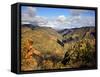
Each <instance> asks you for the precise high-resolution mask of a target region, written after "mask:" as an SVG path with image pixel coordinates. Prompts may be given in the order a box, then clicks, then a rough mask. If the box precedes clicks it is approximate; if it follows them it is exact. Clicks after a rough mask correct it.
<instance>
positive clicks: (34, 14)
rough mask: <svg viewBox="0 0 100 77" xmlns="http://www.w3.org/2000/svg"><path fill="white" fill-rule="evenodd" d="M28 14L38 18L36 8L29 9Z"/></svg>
mask: <svg viewBox="0 0 100 77" xmlns="http://www.w3.org/2000/svg"><path fill="white" fill-rule="evenodd" d="M27 13H28V15H29V16H30V17H34V16H36V8H33V7H27Z"/></svg>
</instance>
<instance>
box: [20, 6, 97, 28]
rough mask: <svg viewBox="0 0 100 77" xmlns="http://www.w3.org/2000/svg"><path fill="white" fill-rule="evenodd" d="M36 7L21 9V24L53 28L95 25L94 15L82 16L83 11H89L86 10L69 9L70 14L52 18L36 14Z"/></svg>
mask: <svg viewBox="0 0 100 77" xmlns="http://www.w3.org/2000/svg"><path fill="white" fill-rule="evenodd" d="M36 12H37V9H36V8H33V7H27V8H26V12H23V11H22V19H21V20H22V24H33V25H38V26H45V27H52V28H55V29H64V28H76V27H77V28H78V27H84V26H95V17H94V16H82V15H81V14H83V13H84V12H89V11H87V10H76V9H75V10H73V9H72V10H70V12H71V15H70V16H65V15H59V16H58V17H53V18H52V19H50V18H47V17H44V16H38V15H37V14H36Z"/></svg>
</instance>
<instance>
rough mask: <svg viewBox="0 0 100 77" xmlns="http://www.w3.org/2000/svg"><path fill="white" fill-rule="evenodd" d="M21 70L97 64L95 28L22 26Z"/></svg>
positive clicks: (79, 66)
mask: <svg viewBox="0 0 100 77" xmlns="http://www.w3.org/2000/svg"><path fill="white" fill-rule="evenodd" d="M21 28H22V30H21V32H22V34H21V70H23V71H28V70H42V69H62V68H81V67H82V68H83V67H93V66H95V65H96V60H95V59H96V51H95V40H96V39H95V28H94V27H82V28H72V29H64V30H61V31H56V30H54V29H52V28H51V27H39V26H33V25H24V26H22V27H21Z"/></svg>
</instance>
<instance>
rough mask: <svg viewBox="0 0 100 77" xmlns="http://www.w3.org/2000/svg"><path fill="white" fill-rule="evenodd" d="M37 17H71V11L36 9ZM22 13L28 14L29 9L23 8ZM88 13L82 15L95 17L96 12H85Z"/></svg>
mask: <svg viewBox="0 0 100 77" xmlns="http://www.w3.org/2000/svg"><path fill="white" fill-rule="evenodd" d="M36 9H37V12H36V13H37V15H39V16H44V17H53V16H54V17H57V16H59V15H64V16H70V15H71V13H70V10H71V9H64V8H45V7H36ZM22 11H23V12H27V7H26V6H22ZM84 11H87V12H84V13H82V14H81V15H82V16H95V12H94V11H92V10H84Z"/></svg>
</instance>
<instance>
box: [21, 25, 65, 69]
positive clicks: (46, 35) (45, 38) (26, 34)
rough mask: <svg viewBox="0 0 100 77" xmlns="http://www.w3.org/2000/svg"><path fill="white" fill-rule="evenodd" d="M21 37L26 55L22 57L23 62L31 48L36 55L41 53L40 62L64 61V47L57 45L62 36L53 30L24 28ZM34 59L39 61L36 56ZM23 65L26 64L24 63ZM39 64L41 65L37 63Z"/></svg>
mask: <svg viewBox="0 0 100 77" xmlns="http://www.w3.org/2000/svg"><path fill="white" fill-rule="evenodd" d="M21 37H22V39H21V47H22V54H23V53H25V54H23V55H22V60H24V59H25V57H24V56H25V55H27V54H28V52H27V51H28V50H30V49H29V48H30V46H31V47H32V49H33V50H36V53H38V52H39V53H40V54H39V55H38V57H40V56H42V57H40V58H38V60H40V59H42V58H43V60H44V61H45V60H53V61H54V60H55V61H58V62H59V60H61V59H63V57H64V51H63V47H62V46H61V45H59V44H58V43H57V40H61V39H62V36H61V35H60V34H59V33H58V32H56V31H55V30H54V29H52V28H49V27H35V28H34V29H31V28H30V27H28V26H23V27H22V35H21ZM28 44H29V45H28ZM28 46H29V47H28ZM25 47H26V49H25ZM27 47H28V48H27ZM29 52H34V51H31V50H30V51H29ZM36 53H35V54H36ZM32 56H33V54H32ZM33 58H34V59H37V58H36V56H33ZM26 62H27V61H26ZM39 62H40V61H39ZM23 64H26V63H24V62H23ZM37 64H39V63H38V62H37ZM27 66H29V65H27ZM24 67H26V66H25V65H23V68H22V69H25V68H24ZM41 68H42V67H41ZM26 69H27V68H26ZM30 69H31V67H30ZM37 69H39V68H37ZM27 70H28V69H27Z"/></svg>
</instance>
